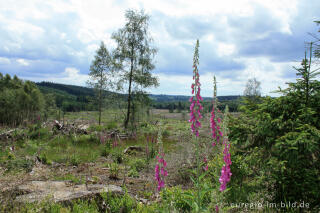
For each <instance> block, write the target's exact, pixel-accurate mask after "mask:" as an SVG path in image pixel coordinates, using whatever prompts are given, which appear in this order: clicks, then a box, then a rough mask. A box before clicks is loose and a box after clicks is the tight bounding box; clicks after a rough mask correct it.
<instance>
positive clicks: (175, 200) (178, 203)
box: [160, 187, 192, 212]
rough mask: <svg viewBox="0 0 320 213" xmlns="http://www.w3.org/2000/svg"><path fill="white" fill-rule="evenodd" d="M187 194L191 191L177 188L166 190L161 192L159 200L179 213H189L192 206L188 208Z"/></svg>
mask: <svg viewBox="0 0 320 213" xmlns="http://www.w3.org/2000/svg"><path fill="white" fill-rule="evenodd" d="M189 194H192V191H191V190H186V191H184V190H182V189H181V188H179V187H173V188H166V189H165V190H163V191H161V193H160V195H161V198H162V199H163V201H164V202H165V203H169V204H171V205H173V206H174V207H175V208H176V209H178V210H179V212H180V211H181V212H190V211H191V209H192V206H190V204H189V202H188V200H190V196H189Z"/></svg>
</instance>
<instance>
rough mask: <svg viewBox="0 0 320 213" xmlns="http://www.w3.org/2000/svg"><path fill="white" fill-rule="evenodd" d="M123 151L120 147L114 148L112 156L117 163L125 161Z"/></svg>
mask: <svg viewBox="0 0 320 213" xmlns="http://www.w3.org/2000/svg"><path fill="white" fill-rule="evenodd" d="M123 157H124V156H123V152H122V150H121V149H120V148H115V149H112V151H111V158H112V160H113V162H115V163H122V162H123Z"/></svg>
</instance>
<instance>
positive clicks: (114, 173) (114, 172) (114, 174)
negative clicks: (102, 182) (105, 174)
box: [109, 163, 120, 179]
mask: <svg viewBox="0 0 320 213" xmlns="http://www.w3.org/2000/svg"><path fill="white" fill-rule="evenodd" d="M119 170H120V168H119V165H118V164H117V163H111V164H110V165H109V171H110V175H109V177H110V178H112V179H118V176H119Z"/></svg>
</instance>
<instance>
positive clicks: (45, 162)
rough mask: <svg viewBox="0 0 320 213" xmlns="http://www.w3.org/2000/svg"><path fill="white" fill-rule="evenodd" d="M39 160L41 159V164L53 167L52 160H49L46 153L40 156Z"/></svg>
mask: <svg viewBox="0 0 320 213" xmlns="http://www.w3.org/2000/svg"><path fill="white" fill-rule="evenodd" d="M39 158H40V161H41V163H43V164H47V165H51V164H52V162H51V160H49V159H48V157H47V155H46V154H45V153H42V154H41V155H40V156H39Z"/></svg>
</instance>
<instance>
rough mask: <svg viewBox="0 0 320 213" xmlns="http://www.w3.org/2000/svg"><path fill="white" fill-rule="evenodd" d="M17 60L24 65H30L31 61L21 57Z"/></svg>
mask: <svg viewBox="0 0 320 213" xmlns="http://www.w3.org/2000/svg"><path fill="white" fill-rule="evenodd" d="M16 61H17V62H18V63H19V64H20V65H22V66H29V62H28V61H27V60H25V59H23V58H19V59H17V60H16Z"/></svg>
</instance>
